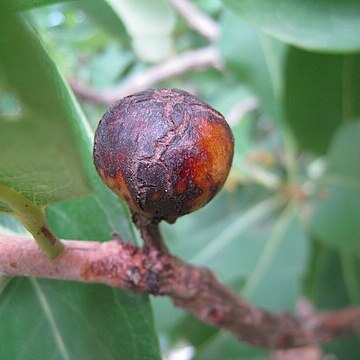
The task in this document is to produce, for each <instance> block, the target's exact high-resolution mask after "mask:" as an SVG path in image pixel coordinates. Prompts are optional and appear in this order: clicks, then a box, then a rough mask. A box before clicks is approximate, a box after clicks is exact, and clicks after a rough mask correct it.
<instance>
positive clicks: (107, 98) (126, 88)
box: [69, 46, 222, 105]
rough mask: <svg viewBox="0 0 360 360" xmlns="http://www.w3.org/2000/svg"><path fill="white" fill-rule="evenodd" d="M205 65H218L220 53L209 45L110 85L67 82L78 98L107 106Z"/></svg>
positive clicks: (204, 67) (207, 66) (203, 67)
mask: <svg viewBox="0 0 360 360" xmlns="http://www.w3.org/2000/svg"><path fill="white" fill-rule="evenodd" d="M209 67H214V68H221V67H222V62H221V56H220V54H219V52H218V50H217V49H216V48H215V47H213V46H208V47H204V48H201V49H197V50H192V51H187V52H185V53H183V54H181V55H178V56H175V57H173V58H171V59H170V60H167V61H165V62H163V63H160V64H157V65H154V66H152V67H150V68H149V69H147V70H145V71H143V72H141V73H138V74H136V75H134V76H131V77H130V78H129V79H128V80H126V81H124V82H123V83H122V84H120V85H119V86H116V87H113V88H107V89H104V90H96V89H93V88H89V87H88V86H86V85H84V84H81V83H79V82H77V81H75V80H70V81H69V83H70V86H71V88H72V89H73V91H74V93H75V94H76V95H77V96H79V97H80V98H82V99H84V100H90V101H92V102H94V103H99V104H105V105H111V104H113V103H114V102H115V101H117V100H119V99H121V98H123V97H124V96H127V95H130V94H132V93H134V92H137V91H141V90H144V89H146V88H149V87H152V86H154V85H155V84H157V83H159V82H161V81H163V80H166V79H169V78H172V77H174V76H178V75H181V74H184V73H187V72H189V71H192V70H195V69H206V68H209Z"/></svg>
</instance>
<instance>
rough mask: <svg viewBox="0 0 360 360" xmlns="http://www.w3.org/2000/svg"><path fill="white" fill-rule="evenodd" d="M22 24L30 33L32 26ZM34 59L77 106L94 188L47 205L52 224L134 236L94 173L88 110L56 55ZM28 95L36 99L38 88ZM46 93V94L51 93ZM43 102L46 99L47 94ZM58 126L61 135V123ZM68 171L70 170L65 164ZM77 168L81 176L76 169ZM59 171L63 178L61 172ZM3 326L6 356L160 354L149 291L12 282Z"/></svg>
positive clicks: (3, 305) (1, 300)
mask: <svg viewBox="0 0 360 360" xmlns="http://www.w3.org/2000/svg"><path fill="white" fill-rule="evenodd" d="M19 26H20V25H19ZM20 28H21V27H20ZM23 29H24V32H25V30H26V31H30V30H29V29H28V28H27V27H25V26H24V27H23ZM30 34H31V32H30ZM24 36H25V35H24ZM20 40H21V38H20ZM30 40H31V41H34V42H33V43H31V41H30ZM31 44H32V45H33V46H34V48H35V49H36V50H37V51H38V52H39V54H44V52H43V50H42V48H41V45H40V44H39V43H38V42H37V40H36V41H35V40H34V38H33V37H32V36H31V37H29V38H28V43H26V44H24V46H25V49H27V46H30V45H31ZM30 55H31V52H30V53H29V56H30ZM23 57H24V58H26V57H25V55H24V56H23ZM40 60H41V61H40ZM24 61H25V60H24ZM19 63H20V64H22V63H23V60H22V59H20V60H19ZM35 63H36V64H37V67H36V69H35V70H34V73H39V74H45V75H46V74H51V76H49V77H47V81H48V82H47V83H48V84H49V89H47V90H48V91H49V92H50V93H51V91H52V90H51V89H53V88H54V89H57V88H60V89H61V91H60V92H58V93H56V94H57V96H56V99H54V100H56V104H59V106H60V109H62V108H63V107H65V108H67V109H70V110H71V111H70V110H69V111H68V114H72V115H71V118H70V119H71V121H72V123H71V127H70V129H72V132H73V133H72V135H71V136H73V138H74V141H75V140H76V146H77V147H78V152H79V154H78V158H79V162H80V159H81V161H82V163H83V172H84V174H85V175H86V177H87V179H88V181H89V183H90V185H91V188H92V189H93V192H92V194H91V195H89V196H86V197H83V198H81V199H77V200H67V201H64V202H58V203H55V204H50V205H48V206H47V218H48V221H49V223H50V224H51V228H52V229H53V230H54V231H55V232H56V233H57V234H58V235H59V236H61V237H64V238H72V239H94V240H107V239H110V238H111V232H112V231H117V232H118V233H120V234H121V236H123V238H124V239H126V240H134V234H133V232H132V229H131V227H130V223H129V215H128V212H127V211H126V210H125V208H124V205H123V203H122V202H121V201H120V200H119V199H118V198H117V197H116V196H115V195H114V194H112V193H111V192H110V190H108V189H107V188H106V186H105V185H104V184H103V183H102V182H101V180H100V178H99V176H98V175H97V173H96V171H95V168H94V166H93V163H92V155H91V142H92V138H93V134H92V133H91V131H90V130H89V128H88V125H87V123H86V121H85V119H84V116H83V114H82V112H81V110H80V109H79V107H78V105H77V104H76V102H75V101H74V98H73V96H72V95H71V94H70V92H69V91H68V89H67V87H66V86H65V85H64V82H63V79H62V78H61V77H60V75H59V73H58V72H57V70H56V68H55V67H54V65H53V64H52V62H51V60H50V59H49V58H48V57H46V56H45V55H44V57H40V59H39V61H37V62H35ZM14 64H17V63H16V62H14ZM14 67H15V68H16V66H14ZM14 72H15V70H14ZM19 74H21V68H20V70H19ZM45 75H44V76H45ZM24 76H26V74H24ZM25 79H26V77H25ZM28 90H29V89H28ZM35 90H36V87H35V89H34V90H33V92H34V93H35V94H36V91H35ZM26 95H27V96H29V97H31V96H32V93H31V91H30V92H29V93H27V94H26ZM43 98H44V100H46V99H47V93H46V92H45V93H44V94H43ZM37 103H38V105H39V106H40V105H41V104H42V101H41V98H40V97H38V98H37ZM44 106H45V110H46V108H51V104H49V103H47V102H45V103H44ZM41 114H42V113H40V114H39V115H41ZM49 119H51V118H49ZM45 126H46V124H45ZM63 126H64V127H65V126H66V123H65V124H63ZM57 130H58V132H59V134H61V133H62V130H61V128H60V129H58V128H57ZM29 131H31V128H29ZM55 141H56V139H54V142H55ZM65 144H66V145H67V146H70V145H69V144H68V143H65ZM40 148H41V149H39V150H38V149H35V151H39V156H40V155H42V151H46V150H47V147H42V146H40ZM40 150H41V151H40ZM29 151H30V150H29ZM64 151H66V149H64ZM60 155H61V154H60ZM53 161H55V160H53ZM44 165H46V166H48V164H47V163H45V164H44ZM49 166H51V165H49ZM44 169H45V170H46V168H44ZM61 171H62V172H63V173H66V171H67V168H66V165H65V164H64V166H63V168H62V169H61ZM73 171H74V174H73V175H74V176H75V175H76V169H73ZM59 176H60V177H61V176H62V174H61V173H60V172H59ZM39 181H41V179H40V180H39ZM50 185H51V186H52V185H53V184H52V183H51V184H50ZM54 191H56V189H54ZM2 220H3V221H2V225H3V226H2V227H1V228H0V231H3V227H4V226H5V227H6V228H11V229H15V228H14V225H13V223H12V222H10V223H9V220H8V218H7V217H6V218H3V219H2ZM0 324H1V325H0V343H1V344H6V346H2V347H1V348H0V357H1V358H4V359H14V358H16V359H44V358H46V359H99V358H101V359H147V358H148V359H160V354H159V348H158V342H157V337H156V334H155V330H154V324H153V318H152V312H151V308H150V304H149V300H148V298H147V296H144V295H137V294H131V293H129V292H126V291H121V290H118V289H113V288H110V287H107V286H101V285H93V284H91V285H90V284H80V283H67V282H60V281H48V280H47V281H45V280H41V281H40V280H29V279H15V280H12V282H11V283H10V284H9V285H8V287H7V288H6V289H5V292H4V293H3V294H2V296H1V297H0Z"/></svg>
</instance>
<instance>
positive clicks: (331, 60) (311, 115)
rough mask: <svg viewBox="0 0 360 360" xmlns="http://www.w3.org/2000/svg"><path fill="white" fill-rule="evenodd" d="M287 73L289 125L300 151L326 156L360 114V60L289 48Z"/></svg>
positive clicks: (349, 56) (352, 56) (286, 103)
mask: <svg viewBox="0 0 360 360" xmlns="http://www.w3.org/2000/svg"><path fill="white" fill-rule="evenodd" d="M285 73H286V80H285V89H286V91H285V108H286V115H287V121H288V123H289V125H290V127H291V128H292V130H293V132H294V134H295V136H296V139H297V141H298V144H299V146H300V147H301V148H303V149H308V150H311V151H314V152H316V153H320V154H323V153H325V152H326V151H327V149H328V147H329V144H330V142H331V139H332V136H333V135H334V133H335V131H336V130H337V129H338V128H339V126H340V125H341V124H342V123H344V122H347V121H351V120H354V119H355V118H356V117H357V116H358V115H359V114H360V56H359V55H337V56H336V55H320V54H313V53H309V52H305V51H302V50H299V49H296V48H290V49H289V51H288V53H287V56H286V68H285Z"/></svg>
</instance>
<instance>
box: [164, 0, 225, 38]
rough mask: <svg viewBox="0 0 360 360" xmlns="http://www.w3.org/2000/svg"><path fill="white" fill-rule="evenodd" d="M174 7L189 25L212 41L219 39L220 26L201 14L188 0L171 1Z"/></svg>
mask: <svg viewBox="0 0 360 360" xmlns="http://www.w3.org/2000/svg"><path fill="white" fill-rule="evenodd" d="M170 2H171V4H172V6H173V7H174V8H175V9H176V10H177V12H178V13H179V14H180V15H181V16H182V17H183V18H184V20H185V21H186V22H187V23H188V25H189V26H190V27H191V28H193V29H194V30H195V31H197V32H198V33H199V34H201V35H202V36H204V37H206V38H207V39H209V40H210V41H214V40H216V39H217V38H218V37H219V33H220V29H219V25H218V24H217V23H216V21H214V20H213V19H212V18H211V17H209V16H208V15H206V14H205V13H203V12H201V11H200V10H199V9H198V8H197V7H196V6H194V5H193V4H192V3H190V2H189V1H188V0H170Z"/></svg>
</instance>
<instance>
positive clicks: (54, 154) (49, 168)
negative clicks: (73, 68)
mask: <svg viewBox="0 0 360 360" xmlns="http://www.w3.org/2000/svg"><path fill="white" fill-rule="evenodd" d="M0 26H1V31H0V88H1V94H0V99H1V102H2V106H1V103H0V154H1V155H0V181H1V182H2V183H3V184H5V185H7V186H8V187H11V188H12V189H15V190H16V191H18V192H20V193H21V194H23V195H24V196H26V197H27V198H28V199H30V200H32V201H33V202H34V203H36V204H47V203H49V202H54V201H59V200H64V199H69V198H74V197H79V196H83V195H85V194H87V193H89V191H90V188H89V186H88V179H87V176H86V172H85V170H84V167H83V165H82V155H81V152H82V149H81V145H79V144H78V143H77V142H76V140H77V136H78V134H77V130H76V129H75V127H76V125H75V124H76V123H77V122H78V121H79V114H78V113H77V111H76V109H74V107H73V106H72V105H71V101H70V100H69V95H68V90H67V88H66V86H65V85H64V84H63V82H62V80H61V78H60V77H59V75H58V72H57V69H56V67H55V65H54V64H53V63H52V62H51V60H50V59H49V57H48V56H47V54H46V52H45V51H44V50H43V48H42V47H41V45H40V43H39V40H38V39H37V37H36V35H35V34H34V32H33V30H31V28H30V27H29V25H28V24H26V23H25V22H23V21H21V20H19V18H17V17H15V16H11V15H9V16H7V17H5V15H4V17H1V25H0Z"/></svg>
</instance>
